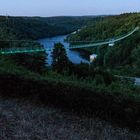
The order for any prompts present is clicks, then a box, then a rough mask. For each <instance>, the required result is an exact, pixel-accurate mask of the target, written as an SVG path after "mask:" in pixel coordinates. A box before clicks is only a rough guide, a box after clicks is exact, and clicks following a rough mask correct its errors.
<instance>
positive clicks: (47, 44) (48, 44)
mask: <svg viewBox="0 0 140 140" xmlns="http://www.w3.org/2000/svg"><path fill="white" fill-rule="evenodd" d="M66 37H67V35H61V36H55V37H51V38H43V39H40V40H38V42H39V43H40V44H41V45H43V46H44V48H45V49H46V53H47V54H48V56H46V63H47V65H51V64H52V57H51V54H52V52H51V51H49V52H48V51H47V48H54V44H55V43H59V42H60V43H62V44H63V45H64V46H65V47H68V46H69V43H67V42H65V41H64V40H65V39H66ZM66 52H67V56H68V58H69V60H70V61H71V62H73V63H74V64H80V63H81V62H83V63H89V61H88V60H86V59H85V58H83V57H82V55H81V53H80V52H78V51H73V50H69V49H66Z"/></svg>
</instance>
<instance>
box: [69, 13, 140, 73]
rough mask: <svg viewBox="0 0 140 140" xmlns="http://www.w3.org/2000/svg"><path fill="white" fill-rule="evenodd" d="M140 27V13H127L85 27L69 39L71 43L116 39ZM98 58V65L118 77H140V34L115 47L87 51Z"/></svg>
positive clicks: (137, 33)
mask: <svg viewBox="0 0 140 140" xmlns="http://www.w3.org/2000/svg"><path fill="white" fill-rule="evenodd" d="M139 26H140V13H128V14H127V13H126V14H122V15H117V16H109V17H104V18H102V19H101V20H100V21H96V22H90V23H89V24H88V25H87V26H86V27H85V28H83V29H82V30H80V31H79V32H77V33H76V34H72V35H70V36H69V38H68V39H69V40H70V41H83V42H84V41H92V42H99V41H102V40H106V39H110V38H112V39H113V38H116V37H119V36H122V35H125V34H126V33H129V32H130V31H131V30H133V29H134V28H135V27H139ZM86 50H87V51H89V52H90V53H91V54H92V53H95V54H97V55H98V57H97V59H96V62H95V63H94V65H97V66H104V67H109V68H111V69H113V71H114V72H115V73H116V74H124V75H129V76H130V75H131V76H140V58H139V55H140V53H139V52H140V51H139V50H140V32H139V31H138V32H136V33H135V34H133V35H132V36H130V37H129V38H127V39H125V40H122V41H121V42H118V43H117V44H115V46H114V47H108V46H107V45H104V46H99V47H94V48H89V49H86Z"/></svg>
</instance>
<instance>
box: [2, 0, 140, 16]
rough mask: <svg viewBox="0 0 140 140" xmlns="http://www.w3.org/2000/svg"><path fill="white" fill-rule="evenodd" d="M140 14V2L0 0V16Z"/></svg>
mask: <svg viewBox="0 0 140 140" xmlns="http://www.w3.org/2000/svg"><path fill="white" fill-rule="evenodd" d="M126 12H140V0H0V15H5V14H6V13H7V14H8V15H11V16H63V15H68V16H69V15H72V16H77V15H79V16H81V15H104V14H120V13H126Z"/></svg>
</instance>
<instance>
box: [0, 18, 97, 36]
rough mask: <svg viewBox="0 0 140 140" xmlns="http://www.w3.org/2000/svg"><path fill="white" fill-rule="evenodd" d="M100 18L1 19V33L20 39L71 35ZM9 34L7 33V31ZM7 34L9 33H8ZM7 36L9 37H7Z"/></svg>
mask: <svg viewBox="0 0 140 140" xmlns="http://www.w3.org/2000/svg"><path fill="white" fill-rule="evenodd" d="M96 19H97V20H98V17H94V16H93V17H91V16H88V17H48V18H45V17H44V18H43V17H4V16H1V17H0V29H1V32H2V31H3V32H4V31H6V30H7V29H8V30H9V31H8V32H10V33H9V35H10V36H11V35H12V34H13V35H16V36H17V37H18V38H24V39H25V38H26V39H38V38H43V37H51V36H55V35H63V34H69V33H71V32H73V31H75V30H77V29H78V28H81V27H82V26H84V25H86V24H87V23H88V22H90V21H93V20H96ZM6 32H7V31H6ZM6 34H7V33H6ZM6 36H7V35H6Z"/></svg>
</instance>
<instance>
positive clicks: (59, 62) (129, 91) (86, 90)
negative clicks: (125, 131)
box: [0, 14, 140, 130]
mask: <svg viewBox="0 0 140 140" xmlns="http://www.w3.org/2000/svg"><path fill="white" fill-rule="evenodd" d="M132 15H133V14H130V15H129V14H128V15H127V14H126V15H121V16H116V17H114V16H113V17H103V18H101V17H100V18H97V19H98V20H94V21H93V25H94V24H95V25H98V23H99V25H100V24H101V25H102V24H103V25H104V24H105V23H106V22H105V21H106V20H107V21H108V20H109V21H112V19H114V22H112V24H111V23H110V24H111V25H114V24H115V22H116V19H117V21H118V20H119V19H120V20H122V21H123V20H124V21H125V22H126V21H127V20H126V19H127V18H128V19H129V18H130V17H131V18H132V17H133V16H132ZM138 15H139V14H134V17H135V16H136V19H137V16H138ZM63 18H64V17H63ZM63 18H62V19H63ZM92 18H93V17H92ZM52 19H53V20H54V19H55V18H52ZM56 19H57V18H56ZM56 19H55V21H56ZM64 19H65V18H64ZM85 19H86V18H85ZM85 19H84V22H85ZM89 19H91V18H89ZM89 19H88V18H87V19H86V20H87V22H89V21H88V20H89ZM2 20H3V19H2ZM9 20H10V21H9V22H12V21H14V22H15V24H14V27H12V26H13V25H11V24H10V26H8V24H9V23H7V24H5V25H2V24H1V28H0V29H1V30H0V32H1V35H0V38H1V39H3V40H4V39H34V38H39V37H43V36H44V35H45V36H46V33H47V34H48V36H52V35H56V34H57V33H56V32H55V30H56V27H57V26H56V25H55V24H56V23H53V20H52V21H51V20H50V19H45V18H38V17H36V18H35V17H34V18H27V17H23V18H16V17H15V18H14V17H11V18H10V19H9ZM47 20H48V21H47ZM49 20H50V21H49ZM57 20H58V22H59V23H60V24H61V25H63V24H64V23H65V22H66V21H65V22H64V23H63V22H62V21H59V18H58V19H57ZM70 20H71V18H70V19H69V20H68V23H69V22H70ZM75 20H78V21H79V20H81V19H75V18H74V21H75ZM104 20H105V21H104ZM49 22H50V23H49ZM51 22H52V23H51ZM102 22H103V23H102ZM104 22H105V23H104ZM107 23H108V22H107ZM107 23H106V26H107ZM117 23H118V22H117ZM117 23H116V24H117ZM82 24H83V21H81V25H82ZM90 24H91V25H92V22H91V21H90V23H89V25H90ZM119 24H120V22H119ZM15 25H16V26H15ZM18 25H19V26H18ZM46 25H47V26H46ZM70 25H71V28H70V30H71V31H72V30H74V29H75V28H78V27H80V26H79V22H78V24H77V25H76V26H74V25H73V24H72V23H70ZM70 25H67V22H66V23H65V26H66V27H67V28H69V26H70ZM17 26H18V27H17ZM106 26H105V27H106ZM118 26H119V25H118ZM118 26H115V27H116V28H117V27H118ZM39 27H40V29H39ZM50 27H55V28H50ZM95 27H96V26H95ZM100 27H101V26H100ZM107 27H108V26H107ZM107 27H106V28H107ZM112 27H113V26H112ZM44 28H45V29H44ZM88 28H89V27H88V26H87V27H84V28H83V29H82V30H81V31H80V32H79V33H78V35H79V36H80V33H81V32H83V31H84V30H85V29H88ZM57 29H58V30H57V31H59V29H60V28H59V27H57ZM61 29H62V28H61ZM98 29H101V30H102V28H98ZM127 29H128V28H127ZM42 30H44V32H42V33H40V34H38V33H39V32H41V31H42ZM47 30H48V32H47ZM49 30H51V33H50V32H49ZM95 30H96V29H95ZM61 31H62V32H61ZM61 31H60V32H59V33H60V34H64V32H63V30H61ZM114 31H115V30H114ZM66 32H70V31H68V30H65V33H66ZM108 32H110V30H108ZM21 33H22V34H21ZM112 33H113V31H112ZM87 34H89V32H87ZM87 34H85V37H84V38H85V39H86V40H88V39H90V38H89V37H88V38H86V35H87ZM138 34H139V33H137V34H135V36H133V38H129V39H130V41H128V42H127V40H125V41H123V42H122V43H121V44H122V45H123V46H124V47H122V46H121V45H116V46H115V47H114V48H109V47H107V46H103V47H99V48H98V49H94V51H95V52H98V59H97V60H96V63H95V64H94V65H87V64H82V63H81V64H80V65H75V64H72V63H70V62H69V60H68V58H67V55H66V52H65V49H64V48H63V45H62V44H60V43H59V44H55V48H54V51H53V54H52V56H53V65H52V67H49V68H48V67H46V66H45V55H46V54H45V53H41V54H38V53H34V54H22V55H21V54H20V55H16V56H13V55H9V56H4V55H2V56H0V78H1V80H0V87H2V88H0V93H1V95H5V96H8V97H10V96H14V97H15V96H16V97H18V96H19V97H25V96H26V97H31V98H33V97H34V98H36V99H38V100H41V101H42V102H44V103H46V104H53V105H55V106H57V107H61V108H65V109H68V110H73V111H75V112H76V113H81V114H84V115H87V114H88V115H93V114H94V113H97V114H98V116H100V117H101V118H104V119H107V120H115V121H116V122H118V123H119V124H120V123H121V124H125V125H127V126H130V127H132V128H135V129H138V130H139V129H140V128H139V122H140V120H139V118H140V103H139V102H140V88H139V87H136V86H135V85H133V84H132V83H129V84H126V83H125V84H124V82H123V81H120V79H118V78H117V77H115V76H113V74H112V71H113V69H114V68H116V67H120V66H122V65H125V67H126V69H127V66H128V67H129V66H132V67H133V68H135V69H136V70H138V68H139V59H136V57H138V56H139V47H138V46H139V36H138ZM20 35H21V36H20ZM110 35H111V34H110ZM74 36H77V34H75V35H74ZM105 36H107V35H105ZM77 39H78V38H77ZM0 45H1V47H2V48H7V47H9V46H10V47H14V46H13V45H11V44H10V42H8V43H7V41H1V43H0ZM15 46H18V47H42V46H40V45H39V44H38V43H29V44H28V43H25V42H23V43H18V42H17V43H15ZM132 51H133V53H132ZM128 54H132V55H130V56H129V55H128ZM116 57H119V58H117V59H116ZM109 58H112V59H111V60H110V59H109ZM124 59H125V60H124ZM134 62H135V63H134ZM130 64H131V65H130ZM138 72H139V71H137V73H138Z"/></svg>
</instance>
